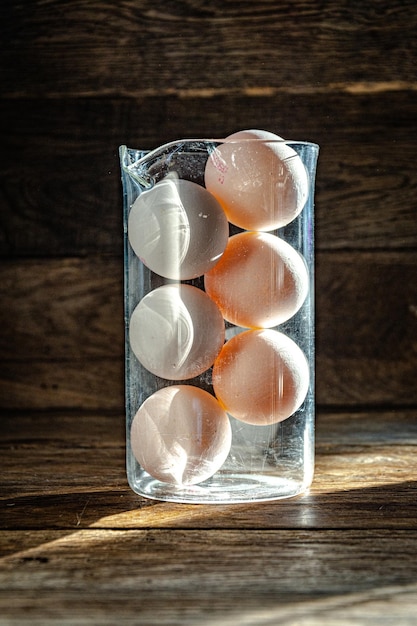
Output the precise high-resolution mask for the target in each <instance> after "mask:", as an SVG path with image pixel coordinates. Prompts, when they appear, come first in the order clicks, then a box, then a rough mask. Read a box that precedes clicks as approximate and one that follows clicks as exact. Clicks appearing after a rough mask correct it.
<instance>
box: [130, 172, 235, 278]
mask: <svg viewBox="0 0 417 626" xmlns="http://www.w3.org/2000/svg"><path fill="white" fill-rule="evenodd" d="M228 234H229V227H228V222H227V218H226V215H225V213H224V211H223V209H222V207H221V206H220V204H219V203H218V201H217V200H216V199H215V198H214V196H212V195H211V194H210V193H209V192H208V191H207V190H206V189H205V188H204V187H201V186H200V185H197V184H196V183H193V182H190V181H187V180H179V179H177V178H174V177H167V178H165V179H163V180H161V181H160V182H158V183H156V185H155V186H154V187H152V188H151V189H149V190H147V191H144V192H143V193H141V194H140V196H139V197H138V198H137V199H136V201H135V202H134V204H133V206H132V209H131V211H130V214H129V218H128V237H129V242H130V244H131V246H132V248H133V251H134V252H135V254H136V255H137V256H138V257H139V258H140V259H141V261H142V262H143V263H144V264H145V265H146V266H147V267H148V268H149V269H151V270H152V271H153V272H155V273H156V274H159V275H160V276H163V277H165V278H170V279H173V280H189V279H192V278H196V277H197V276H201V275H202V274H204V272H206V271H208V270H209V269H210V268H211V267H213V266H214V265H215V263H217V261H218V260H219V258H220V257H221V255H222V253H223V250H224V248H225V246H226V243H227V238H228Z"/></svg>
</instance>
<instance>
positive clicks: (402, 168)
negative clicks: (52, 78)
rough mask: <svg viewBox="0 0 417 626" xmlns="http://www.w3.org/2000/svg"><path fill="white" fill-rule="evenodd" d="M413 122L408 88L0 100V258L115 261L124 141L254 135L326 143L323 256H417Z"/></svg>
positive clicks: (321, 176) (319, 211)
mask: <svg viewBox="0 0 417 626" xmlns="http://www.w3.org/2000/svg"><path fill="white" fill-rule="evenodd" d="M340 111H343V122H342V121H341V117H340ZM416 120H417V118H416V115H415V94H414V93H413V92H407V93H396V92H388V93H384V94H376V95H375V94H374V95H372V96H360V95H359V96H353V95H349V94H330V95H329V94H326V95H322V94H320V95H314V94H313V95H308V96H305V95H302V96H300V95H291V96H290V97H288V95H286V94H279V95H278V96H276V97H275V96H274V97H242V98H239V97H236V96H222V97H216V98H191V99H189V98H183V99H181V98H177V97H167V98H148V99H146V98H142V99H139V100H127V99H126V100H124V99H120V100H109V101H107V100H99V99H92V100H89V99H83V100H63V101H62V100H52V101H48V100H27V99H25V98H22V99H21V100H18V101H1V100H0V125H1V128H0V132H1V134H2V138H3V151H2V155H1V157H0V158H1V161H2V167H1V172H2V173H1V174H0V182H1V188H2V192H1V195H0V215H1V226H0V254H1V255H2V256H5V255H7V256H11V255H13V256H19V255H34V256H48V255H58V256H63V255H76V254H87V253H88V254H96V253H97V252H100V253H106V254H118V253H120V252H121V251H122V232H123V229H122V192H121V185H120V171H119V162H118V155H117V148H118V146H119V145H120V144H123V143H126V144H128V145H131V146H132V147H138V148H151V147H156V146H158V145H160V144H162V143H164V142H166V141H171V140H174V139H177V138H182V137H184V136H188V137H192V136H194V137H195V136H197V137H198V136H203V137H204V136H209V137H210V136H213V135H214V136H216V135H217V136H224V135H227V134H229V133H230V132H232V131H234V130H236V129H239V128H251V127H252V128H253V127H255V128H266V129H270V130H272V131H274V132H277V133H279V134H281V135H282V136H284V137H288V138H298V139H307V140H311V141H315V142H317V143H319V144H320V146H321V152H320V157H319V167H318V175H317V192H316V223H317V229H316V231H317V237H316V244H317V248H318V249H319V250H329V249H345V248H350V249H362V250H363V249H376V248H378V249H387V248H391V249H400V248H401V249H406V248H414V249H415V248H416V246H417V228H416V220H415V202H414V199H415V196H416V193H417V180H416V173H415V168H414V155H415V153H416V149H417V144H416V139H415V137H416V136H417V121H416Z"/></svg>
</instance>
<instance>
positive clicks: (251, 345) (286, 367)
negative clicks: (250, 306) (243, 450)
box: [213, 330, 309, 425]
mask: <svg viewBox="0 0 417 626" xmlns="http://www.w3.org/2000/svg"><path fill="white" fill-rule="evenodd" d="M213 387H214V391H215V393H216V396H217V398H218V400H219V402H220V404H221V405H222V406H223V407H224V408H225V410H226V411H227V412H228V413H230V414H231V415H233V417H235V418H237V419H239V420H241V421H242V422H246V423H248V424H256V425H267V424H274V423H276V422H280V421H282V420H285V419H287V418H288V417H290V415H292V414H293V413H294V412H295V411H296V410H297V409H298V408H299V407H300V406H301V404H302V403H303V401H304V399H305V397H306V394H307V391H308V387H309V366H308V362H307V359H306V357H305V355H304V353H303V352H302V351H301V349H300V348H299V347H298V346H297V344H296V343H295V342H294V341H293V340H292V339H290V338H289V337H287V336H286V335H284V334H283V333H280V332H277V331H275V330H247V331H245V332H243V333H240V334H238V335H235V336H234V337H232V339H230V340H229V341H227V342H226V343H225V345H224V347H223V349H222V351H221V352H220V354H219V356H218V357H217V359H216V361H215V363H214V367H213Z"/></svg>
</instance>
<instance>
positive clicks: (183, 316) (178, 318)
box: [129, 283, 225, 380]
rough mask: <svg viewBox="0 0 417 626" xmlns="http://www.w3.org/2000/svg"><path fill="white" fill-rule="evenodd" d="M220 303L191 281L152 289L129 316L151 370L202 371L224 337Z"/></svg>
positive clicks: (138, 351)
mask: <svg viewBox="0 0 417 626" xmlns="http://www.w3.org/2000/svg"><path fill="white" fill-rule="evenodd" d="M224 332H225V331H224V321H223V318H222V315H221V313H220V311H219V309H218V308H217V306H216V304H215V303H214V302H213V301H212V300H211V299H210V298H209V297H208V296H207V295H206V294H205V293H204V291H202V290H201V289H197V288H196V287H193V286H191V285H185V284H180V283H176V284H169V285H163V286H162V287H159V288H157V289H154V290H153V291H151V292H150V293H148V294H147V295H146V296H145V297H144V298H143V299H142V300H141V301H140V302H139V304H138V305H137V307H136V308H135V310H134V311H133V314H132V317H131V318H130V324H129V340H130V345H131V347H132V350H133V352H134V354H135V355H136V357H137V358H138V360H139V361H140V362H141V363H142V365H143V366H144V367H146V369H147V370H149V372H152V373H153V374H155V375H156V376H160V377H162V378H166V379H169V380H185V379H187V378H193V377H195V376H198V375H199V374H201V373H202V372H204V371H205V370H207V369H208V368H209V367H210V366H211V365H212V364H213V362H214V359H215V358H216V356H217V354H218V353H219V352H220V349H221V347H222V345H223V342H224Z"/></svg>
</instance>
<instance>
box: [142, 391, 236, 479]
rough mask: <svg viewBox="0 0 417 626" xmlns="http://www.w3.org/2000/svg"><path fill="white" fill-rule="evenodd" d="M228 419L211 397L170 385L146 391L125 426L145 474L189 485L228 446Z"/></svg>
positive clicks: (210, 470) (206, 474) (208, 471)
mask: <svg viewBox="0 0 417 626" xmlns="http://www.w3.org/2000/svg"><path fill="white" fill-rule="evenodd" d="M231 440H232V433H231V426H230V421H229V418H228V416H227V414H226V413H225V411H224V410H223V409H222V408H221V407H220V405H219V403H218V402H217V400H216V399H215V398H214V397H213V396H212V395H210V394H209V393H208V392H207V391H204V390H202V389H199V388H198V387H194V386H191V385H189V386H188V385H172V386H170V387H165V388H164V389H160V390H159V391H157V392H156V393H154V394H153V395H152V396H150V397H149V398H148V399H147V400H145V402H144V403H143V404H142V406H141V407H140V408H139V410H138V412H137V413H136V415H135V417H134V419H133V422H132V426H131V447H132V450H133V454H134V456H135V458H136V460H137V461H138V463H139V464H140V465H141V466H142V468H143V469H144V470H145V471H146V472H148V474H150V475H151V476H153V477H154V478H156V479H157V480H160V481H162V482H165V483H171V484H175V485H194V484H197V483H200V482H202V481H204V480H206V479H207V478H210V477H211V476H212V475H213V474H215V473H216V472H217V471H218V470H219V469H220V468H221V466H222V465H223V464H224V462H225V460H226V458H227V456H228V454H229V451H230V446H231Z"/></svg>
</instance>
